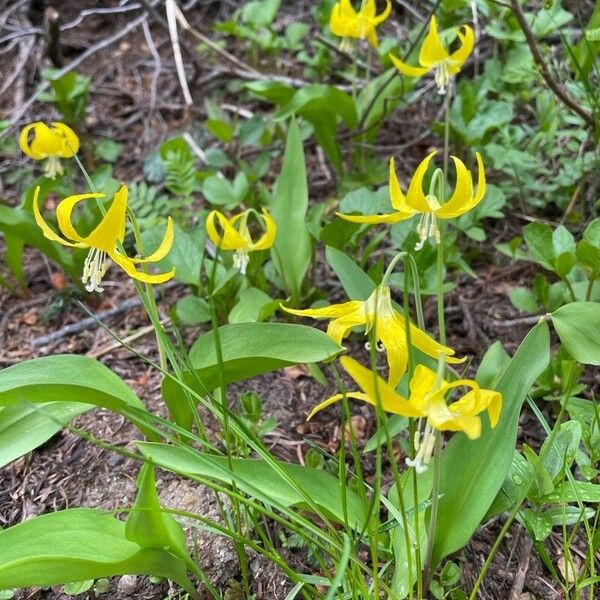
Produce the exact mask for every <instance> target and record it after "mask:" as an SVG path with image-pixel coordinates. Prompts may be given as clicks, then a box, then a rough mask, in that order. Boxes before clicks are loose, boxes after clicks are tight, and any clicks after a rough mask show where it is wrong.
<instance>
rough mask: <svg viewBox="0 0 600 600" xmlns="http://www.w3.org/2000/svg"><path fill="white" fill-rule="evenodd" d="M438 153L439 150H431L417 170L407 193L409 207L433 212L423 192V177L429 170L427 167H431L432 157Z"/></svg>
mask: <svg viewBox="0 0 600 600" xmlns="http://www.w3.org/2000/svg"><path fill="white" fill-rule="evenodd" d="M436 154H437V151H435V150H434V151H433V152H430V153H429V154H428V155H427V156H426V157H425V158H424V159H423V160H422V161H421V163H420V164H419V166H418V167H417V169H416V170H415V174H414V175H413V178H412V179H411V181H410V185H409V186H408V192H407V193H406V203H407V204H408V206H409V207H411V208H413V209H415V210H416V211H418V212H420V213H430V212H432V209H431V207H430V206H429V203H428V202H427V199H426V198H425V194H424V192H423V179H424V177H425V173H426V172H427V168H428V167H429V163H430V162H431V159H432V158H433V157H434V156H435V155H436Z"/></svg>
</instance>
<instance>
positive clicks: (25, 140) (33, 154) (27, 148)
mask: <svg viewBox="0 0 600 600" xmlns="http://www.w3.org/2000/svg"><path fill="white" fill-rule="evenodd" d="M38 125H44V124H43V123H30V124H29V125H27V126H25V127H23V129H21V135H20V136H19V147H20V148H21V150H22V151H23V153H24V154H26V155H27V156H29V158H33V160H42V159H44V158H46V156H45V155H43V154H40V152H39V151H34V150H33V149H32V147H31V144H30V143H29V133H30V132H31V131H32V130H33V129H35V127H36V126H38ZM44 127H45V125H44Z"/></svg>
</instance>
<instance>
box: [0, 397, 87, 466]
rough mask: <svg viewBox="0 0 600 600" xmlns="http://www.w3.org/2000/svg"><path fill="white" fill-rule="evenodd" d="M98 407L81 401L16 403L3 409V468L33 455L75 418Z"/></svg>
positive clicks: (0, 430)
mask: <svg viewBox="0 0 600 600" xmlns="http://www.w3.org/2000/svg"><path fill="white" fill-rule="evenodd" d="M92 408H94V407H93V406H92V405H91V404H83V403H80V402H48V403H46V404H12V405H9V406H5V407H4V408H0V468H2V467H4V466H5V465H7V464H8V463H10V462H12V461H13V460H15V459H17V458H19V457H20V456H23V455H24V454H27V453H28V452H31V450H34V449H35V448H37V447H38V446H40V445H41V444H43V443H44V442H46V441H48V440H49V439H50V438H51V437H52V436H53V435H54V434H55V433H57V432H58V431H60V430H61V429H62V427H63V425H66V424H67V423H68V422H69V421H71V419H74V418H75V417H76V416H77V415H80V414H82V413H84V412H87V411H88V410H91V409H92Z"/></svg>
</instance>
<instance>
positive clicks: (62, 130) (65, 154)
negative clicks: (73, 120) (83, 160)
mask: <svg viewBox="0 0 600 600" xmlns="http://www.w3.org/2000/svg"><path fill="white" fill-rule="evenodd" d="M52 128H53V129H54V132H55V133H56V134H57V135H58V136H59V138H60V139H61V141H62V143H61V148H60V154H59V156H60V157H61V158H71V157H72V156H74V155H75V154H77V152H79V138H78V137H77V134H76V133H75V132H74V131H73V130H72V129H71V128H70V127H69V126H68V125H65V124H64V123H60V122H55V123H52Z"/></svg>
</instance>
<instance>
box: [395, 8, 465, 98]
mask: <svg viewBox="0 0 600 600" xmlns="http://www.w3.org/2000/svg"><path fill="white" fill-rule="evenodd" d="M461 30H462V31H461ZM458 39H459V40H460V48H458V50H456V51H455V52H452V54H450V53H449V52H448V51H447V50H446V49H445V48H444V46H443V45H442V41H441V40H440V36H439V35H438V27H437V20H436V18H435V17H434V16H432V17H431V23H430V25H429V32H428V33H427V36H426V37H425V39H424V40H423V45H422V46H421V50H420V52H419V64H420V65H421V66H420V67H412V66H410V65H407V64H406V63H404V62H402V61H401V60H400V59H399V58H397V57H395V56H394V55H393V54H390V55H389V57H390V59H391V61H392V62H393V63H394V66H395V67H396V68H397V69H398V71H400V73H402V74H403V75H408V76H409V77H422V76H423V75H425V73H429V71H431V70H433V69H435V83H436V84H437V87H438V91H439V93H440V94H445V93H446V90H447V89H448V83H449V81H450V78H451V77H452V76H453V75H456V74H457V73H458V72H459V71H460V70H461V68H462V66H463V65H464V64H465V62H466V60H467V58H469V55H470V54H471V52H473V46H474V45H475V34H474V33H473V30H472V29H471V28H470V27H469V26H468V25H463V26H462V27H461V29H459V31H458Z"/></svg>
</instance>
